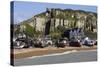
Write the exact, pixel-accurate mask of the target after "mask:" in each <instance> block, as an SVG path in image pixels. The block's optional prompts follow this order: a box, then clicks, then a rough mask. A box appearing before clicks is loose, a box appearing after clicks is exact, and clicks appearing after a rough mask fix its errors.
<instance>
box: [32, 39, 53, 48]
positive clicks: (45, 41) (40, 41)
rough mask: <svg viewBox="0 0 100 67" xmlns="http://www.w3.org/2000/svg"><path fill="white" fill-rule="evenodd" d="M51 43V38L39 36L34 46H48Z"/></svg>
mask: <svg viewBox="0 0 100 67" xmlns="http://www.w3.org/2000/svg"><path fill="white" fill-rule="evenodd" d="M49 45H52V40H51V39H49V38H39V39H35V40H34V46H35V47H41V48H44V47H47V46H49Z"/></svg>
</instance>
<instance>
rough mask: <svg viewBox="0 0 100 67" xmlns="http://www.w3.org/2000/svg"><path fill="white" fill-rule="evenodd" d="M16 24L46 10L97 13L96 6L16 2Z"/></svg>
mask: <svg viewBox="0 0 100 67" xmlns="http://www.w3.org/2000/svg"><path fill="white" fill-rule="evenodd" d="M12 6H14V12H13V14H14V23H19V22H22V21H24V20H27V19H29V18H31V17H33V16H34V15H36V14H39V13H41V12H44V11H46V8H61V9H73V10H84V11H90V12H95V13H96V12H97V7H96V6H87V5H72V4H55V3H39V2H23V1H14V5H12Z"/></svg>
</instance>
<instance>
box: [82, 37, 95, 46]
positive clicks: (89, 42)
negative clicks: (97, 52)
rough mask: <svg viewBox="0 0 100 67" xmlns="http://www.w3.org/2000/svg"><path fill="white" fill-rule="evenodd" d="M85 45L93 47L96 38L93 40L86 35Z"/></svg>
mask: <svg viewBox="0 0 100 67" xmlns="http://www.w3.org/2000/svg"><path fill="white" fill-rule="evenodd" d="M83 45H85V46H89V47H91V46H93V45H94V40H91V39H90V38H88V37H86V38H84V40H83Z"/></svg>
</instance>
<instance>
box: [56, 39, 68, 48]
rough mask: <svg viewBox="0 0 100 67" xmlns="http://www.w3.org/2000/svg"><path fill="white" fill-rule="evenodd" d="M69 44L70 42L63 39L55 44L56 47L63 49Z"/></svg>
mask: <svg viewBox="0 0 100 67" xmlns="http://www.w3.org/2000/svg"><path fill="white" fill-rule="evenodd" d="M67 44H68V40H67V39H65V38H61V39H58V40H57V41H56V43H55V45H56V47H62V48H64V47H65V46H67Z"/></svg>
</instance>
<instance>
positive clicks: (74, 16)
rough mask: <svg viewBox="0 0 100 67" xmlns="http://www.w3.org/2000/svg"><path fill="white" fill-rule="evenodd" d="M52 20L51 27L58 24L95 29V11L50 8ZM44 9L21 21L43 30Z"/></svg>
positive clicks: (44, 20) (67, 26)
mask: <svg viewBox="0 0 100 67" xmlns="http://www.w3.org/2000/svg"><path fill="white" fill-rule="evenodd" d="M51 11H52V18H51V19H52V20H51V29H53V27H57V26H59V25H61V26H64V27H65V28H75V27H79V28H84V29H85V30H90V31H93V30H94V29H97V13H93V12H87V11H83V10H72V9H54V8H53V9H51ZM46 19H47V17H46V11H45V12H42V13H40V14H37V15H35V16H33V17H32V18H30V19H28V20H25V21H23V22H22V23H21V24H23V23H28V24H29V25H30V26H32V27H34V28H35V29H36V30H38V31H43V30H44V28H45V22H46Z"/></svg>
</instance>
